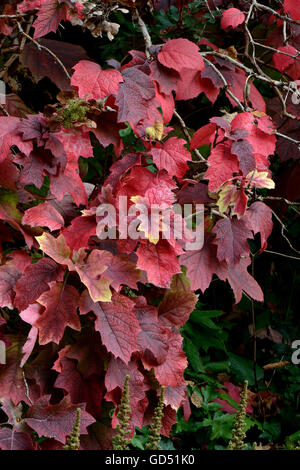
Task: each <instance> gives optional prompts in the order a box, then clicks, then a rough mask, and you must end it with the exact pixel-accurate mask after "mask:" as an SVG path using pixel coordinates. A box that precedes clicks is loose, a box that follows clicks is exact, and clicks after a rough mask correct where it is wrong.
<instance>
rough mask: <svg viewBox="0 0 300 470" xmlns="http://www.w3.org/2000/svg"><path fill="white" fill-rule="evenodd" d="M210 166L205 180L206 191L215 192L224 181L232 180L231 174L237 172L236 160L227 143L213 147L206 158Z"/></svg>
mask: <svg viewBox="0 0 300 470" xmlns="http://www.w3.org/2000/svg"><path fill="white" fill-rule="evenodd" d="M208 163H209V164H210V166H209V168H208V170H207V172H206V173H205V178H207V179H208V181H209V183H208V189H209V190H210V191H211V192H215V191H216V190H217V189H218V188H219V187H220V186H221V185H222V184H223V183H225V181H227V180H230V179H231V178H232V176H233V175H232V174H233V173H238V172H239V165H238V160H237V157H236V156H235V155H232V153H231V152H230V145H229V144H228V143H225V144H219V145H217V146H216V147H214V148H213V149H212V151H211V153H210V156H209V158H208Z"/></svg>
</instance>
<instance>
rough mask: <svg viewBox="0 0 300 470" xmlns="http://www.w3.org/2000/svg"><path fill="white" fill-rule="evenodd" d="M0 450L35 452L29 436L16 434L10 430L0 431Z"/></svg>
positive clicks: (21, 433)
mask: <svg viewBox="0 0 300 470" xmlns="http://www.w3.org/2000/svg"><path fill="white" fill-rule="evenodd" d="M0 449H2V450H35V446H34V445H33V442H32V440H31V438H30V435H29V434H27V433H25V432H16V431H14V430H13V429H10V428H2V429H0Z"/></svg>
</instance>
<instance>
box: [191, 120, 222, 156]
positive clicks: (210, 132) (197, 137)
mask: <svg viewBox="0 0 300 470" xmlns="http://www.w3.org/2000/svg"><path fill="white" fill-rule="evenodd" d="M215 132H216V125H215V124H214V123H209V124H206V125H205V126H203V127H200V129H198V130H197V131H196V132H195V134H194V135H193V137H192V140H191V142H190V148H191V150H194V149H196V148H197V147H201V146H202V145H209V144H211V143H212V142H213V139H214V135H215Z"/></svg>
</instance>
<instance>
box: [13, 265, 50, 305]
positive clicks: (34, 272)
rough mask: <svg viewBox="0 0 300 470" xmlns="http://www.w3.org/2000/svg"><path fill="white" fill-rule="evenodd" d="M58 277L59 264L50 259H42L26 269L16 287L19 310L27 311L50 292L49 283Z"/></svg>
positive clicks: (16, 300)
mask: <svg viewBox="0 0 300 470" xmlns="http://www.w3.org/2000/svg"><path fill="white" fill-rule="evenodd" d="M57 275H58V266H57V264H56V263H55V262H54V261H52V259H49V258H42V259H40V260H39V261H38V262H37V263H35V264H30V265H29V266H27V267H26V269H25V271H24V274H23V275H22V277H21V278H20V279H19V280H18V281H17V283H16V285H15V292H16V297H15V301H14V304H15V306H16V307H17V308H18V309H19V310H25V309H26V308H27V307H28V306H29V305H30V304H32V303H33V302H34V301H35V300H36V299H38V298H39V297H40V295H41V294H42V293H43V292H46V291H48V290H49V285H48V284H49V282H51V281H55V279H56V278H57Z"/></svg>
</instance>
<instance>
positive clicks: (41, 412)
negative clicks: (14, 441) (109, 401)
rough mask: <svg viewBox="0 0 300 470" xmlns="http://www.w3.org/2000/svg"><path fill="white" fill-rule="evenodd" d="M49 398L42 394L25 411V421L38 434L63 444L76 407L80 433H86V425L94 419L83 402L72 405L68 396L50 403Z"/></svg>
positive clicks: (70, 428) (73, 421)
mask: <svg viewBox="0 0 300 470" xmlns="http://www.w3.org/2000/svg"><path fill="white" fill-rule="evenodd" d="M49 399H50V396H47V395H44V396H42V397H41V398H40V399H39V400H37V401H36V402H35V404H34V405H33V406H31V407H30V408H29V409H28V411H27V413H26V418H25V421H26V423H27V424H28V426H30V427H31V428H32V429H33V430H34V431H35V432H36V433H37V434H38V435H39V436H47V437H53V438H54V439H56V440H57V441H59V442H62V443H63V444H64V443H65V441H66V437H67V436H70V433H71V431H72V428H73V426H74V423H75V421H76V415H77V413H76V410H77V408H81V419H80V434H87V433H88V431H87V426H89V425H90V424H92V423H94V422H95V420H94V418H92V416H91V415H90V414H88V413H87V412H86V411H85V404H79V405H72V404H71V402H70V398H69V396H66V397H65V398H63V400H62V401H61V402H60V403H58V404H57V405H51V404H50V403H49Z"/></svg>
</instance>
